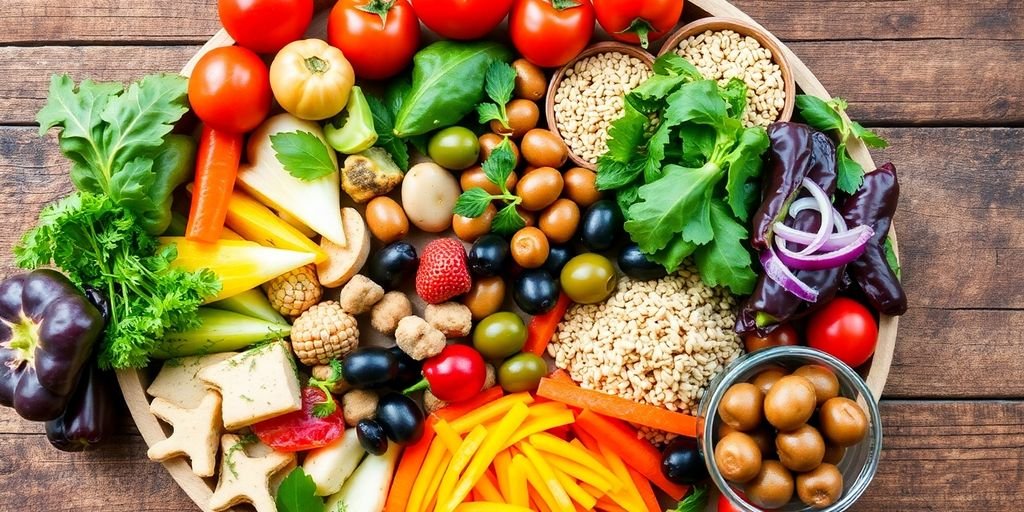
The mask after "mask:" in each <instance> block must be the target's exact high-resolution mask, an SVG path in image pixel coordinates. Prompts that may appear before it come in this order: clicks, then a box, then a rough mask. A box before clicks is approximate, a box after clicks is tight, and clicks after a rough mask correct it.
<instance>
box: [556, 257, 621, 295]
mask: <svg viewBox="0 0 1024 512" xmlns="http://www.w3.org/2000/svg"><path fill="white" fill-rule="evenodd" d="M561 282H562V290H565V293H566V295H568V296H569V298H570V299H572V301H573V302H576V303H578V304H596V303H598V302H601V301H603V300H605V299H607V298H608V296H609V295H611V294H612V292H614V291H615V285H616V284H618V282H619V275H618V274H617V273H616V272H615V267H614V266H612V262H611V261H609V260H608V258H605V257H604V256H601V255H600V254H595V253H592V252H591V253H585V254H580V255H579V256H576V257H574V258H573V259H571V260H569V262H568V263H566V264H565V267H563V268H562V276H561Z"/></svg>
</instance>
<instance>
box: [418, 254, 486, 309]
mask: <svg viewBox="0 0 1024 512" xmlns="http://www.w3.org/2000/svg"><path fill="white" fill-rule="evenodd" d="M472 285H473V281H472V279H470V277H469V269H468V268H467V267H466V249H465V247H463V246H462V242H460V241H458V240H456V239H454V238H439V239H437V240H434V241H433V242H430V243H429V244H427V246H426V247H424V248H423V254H422V255H421V256H420V266H419V269H417V270H416V293H417V294H418V295H419V296H420V297H421V298H423V300H425V301H427V303H429V304H440V303H442V302H444V301H446V300H449V299H451V298H452V297H455V296H458V295H462V294H463V293H466V292H468V291H469V289H470V287H472Z"/></svg>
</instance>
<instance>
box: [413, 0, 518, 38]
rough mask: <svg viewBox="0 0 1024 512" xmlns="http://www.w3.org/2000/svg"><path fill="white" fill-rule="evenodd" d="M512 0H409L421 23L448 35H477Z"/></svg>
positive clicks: (502, 15) (505, 11)
mask: <svg viewBox="0 0 1024 512" xmlns="http://www.w3.org/2000/svg"><path fill="white" fill-rule="evenodd" d="M512 2H513V0H412V8H413V9H415V10H416V16H418V17H419V18H420V20H421V21H423V24H425V25H426V26H427V28H429V29H430V30H433V31H434V32H436V33H437V34H438V35H440V36H441V37H445V38H448V39H461V40H469V39H480V38H481V37H483V36H485V35H487V33H488V32H490V31H492V30H494V28H495V27H497V26H498V24H499V23H501V20H503V19H505V16H506V15H507V14H508V10H509V9H511V8H512Z"/></svg>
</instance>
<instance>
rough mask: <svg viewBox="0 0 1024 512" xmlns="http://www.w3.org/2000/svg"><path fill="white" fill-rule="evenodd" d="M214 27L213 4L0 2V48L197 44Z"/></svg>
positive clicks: (190, 0)
mask: <svg viewBox="0 0 1024 512" xmlns="http://www.w3.org/2000/svg"><path fill="white" fill-rule="evenodd" d="M219 28H220V21H219V20H218V18H217V2H216V0H175V1H173V2H166V1H160V0H133V1H131V2H124V1H121V0H88V1H61V0H4V1H3V2H0V44H25V45H31V46H36V45H39V44H40V43H48V42H53V41H62V42H65V43H96V42H111V41H131V42H135V43H140V42H146V43H152V42H183V43H192V44H197V43H199V44H201V43H202V42H203V41H205V40H207V39H209V38H210V36H211V35H212V34H213V33H214V32H216V31H217V30H218V29H219ZM179 67H180V66H179ZM169 69H177V68H169Z"/></svg>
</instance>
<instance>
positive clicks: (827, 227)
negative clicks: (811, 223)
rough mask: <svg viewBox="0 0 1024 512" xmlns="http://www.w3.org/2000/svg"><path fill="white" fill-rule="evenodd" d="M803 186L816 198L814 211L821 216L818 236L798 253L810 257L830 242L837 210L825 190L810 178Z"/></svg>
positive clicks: (806, 179)
mask: <svg viewBox="0 0 1024 512" xmlns="http://www.w3.org/2000/svg"><path fill="white" fill-rule="evenodd" d="M801 185H803V187H804V188H806V189H807V191H808V192H810V193H811V197H813V198H814V203H815V208H814V209H815V210H817V211H818V213H819V214H821V227H819V228H818V234H817V235H815V237H814V240H811V243H809V244H807V246H806V247H804V248H803V249H801V250H800V252H799V253H797V254H799V255H801V256H809V255H811V254H814V253H815V252H817V251H818V249H821V246H822V245H825V242H827V241H828V238H829V235H830V234H831V233H832V228H833V226H834V224H833V223H834V222H835V221H834V220H833V218H834V217H835V209H834V208H832V200H831V199H829V197H828V194H827V193H825V190H824V189H822V188H821V187H819V186H818V184H817V183H815V182H814V181H813V180H811V179H810V178H804V181H802V182H801ZM792 210H793V209H792V205H790V211H791V212H792Z"/></svg>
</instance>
